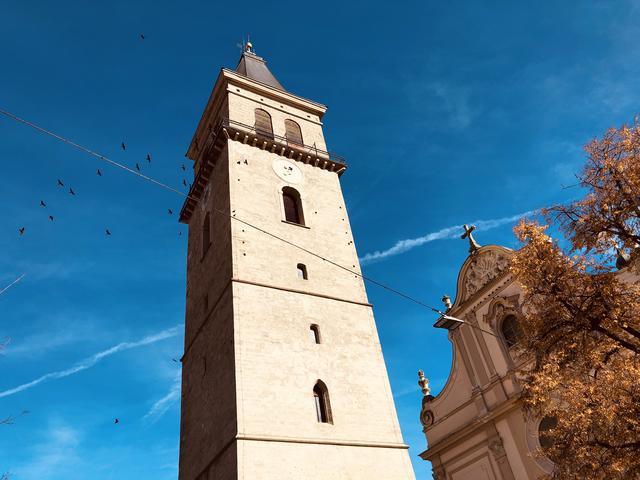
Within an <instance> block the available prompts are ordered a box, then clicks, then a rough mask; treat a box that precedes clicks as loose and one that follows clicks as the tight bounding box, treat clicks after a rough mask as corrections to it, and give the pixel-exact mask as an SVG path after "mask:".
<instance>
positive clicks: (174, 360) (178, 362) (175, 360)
mask: <svg viewBox="0 0 640 480" xmlns="http://www.w3.org/2000/svg"><path fill="white" fill-rule="evenodd" d="M171 360H173V361H174V362H176V363H179V361H178V360H176V359H175V358H172V359H171Z"/></svg>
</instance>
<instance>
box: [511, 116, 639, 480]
mask: <svg viewBox="0 0 640 480" xmlns="http://www.w3.org/2000/svg"><path fill="white" fill-rule="evenodd" d="M585 149H586V152H587V162H586V165H585V167H584V169H583V171H582V173H581V174H580V175H579V178H578V180H579V184H580V185H581V186H582V187H584V188H585V189H586V195H585V196H584V198H582V199H581V200H578V201H575V202H571V203H569V204H566V205H557V206H554V207H551V208H548V209H546V210H544V211H543V214H544V217H545V221H546V222H545V223H546V224H544V225H540V224H538V223H536V222H531V221H523V222H521V223H520V224H519V225H517V226H516V228H515V233H516V236H517V237H518V238H519V239H520V241H521V242H523V247H522V248H521V249H520V250H519V251H518V252H516V253H515V255H514V258H513V261H512V265H511V270H512V272H513V273H514V274H515V276H516V277H517V278H518V281H519V283H520V284H521V285H522V287H523V290H524V299H523V300H524V303H523V311H524V318H523V322H522V330H523V334H522V338H521V340H520V346H521V347H522V349H523V351H524V352H526V353H527V354H529V355H530V358H531V362H530V363H529V364H527V366H526V367H525V368H524V369H523V370H522V371H521V372H520V373H521V375H522V385H523V398H524V402H525V406H526V408H527V410H528V412H529V413H530V414H531V415H534V416H535V417H536V418H543V417H551V418H553V419H555V421H557V424H556V426H555V428H553V429H552V430H551V431H550V438H551V439H552V442H550V446H547V447H545V448H544V451H543V452H541V453H542V454H544V455H546V456H547V457H549V458H550V459H551V460H552V461H553V462H554V463H555V470H554V472H553V473H552V474H551V475H550V478H554V479H563V480H564V479H581V480H583V479H594V480H595V479H635V478H640V355H639V353H640V281H639V279H640V277H639V276H638V274H639V273H640V260H639V257H640V254H639V253H638V252H639V251H640V248H639V247H640V125H639V124H638V123H637V122H636V123H634V124H633V125H632V126H630V127H628V126H623V127H621V128H619V129H610V130H609V131H607V132H606V133H605V135H604V136H603V137H602V138H601V139H596V140H593V141H592V142H591V143H589V144H587V145H586V147H585ZM554 229H557V230H559V231H560V232H562V233H563V234H564V237H565V240H566V242H565V243H566V246H563V244H561V243H560V242H559V241H557V240H554V239H552V238H551V236H550V234H549V232H550V231H552V230H554ZM552 423H555V422H552Z"/></svg>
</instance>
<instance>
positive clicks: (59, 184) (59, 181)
mask: <svg viewBox="0 0 640 480" xmlns="http://www.w3.org/2000/svg"><path fill="white" fill-rule="evenodd" d="M58 186H59V187H64V183H62V180H60V179H58Z"/></svg>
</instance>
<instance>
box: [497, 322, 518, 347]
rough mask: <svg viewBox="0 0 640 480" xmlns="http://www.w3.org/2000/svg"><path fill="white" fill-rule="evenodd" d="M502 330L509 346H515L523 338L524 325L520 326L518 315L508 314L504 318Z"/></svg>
mask: <svg viewBox="0 0 640 480" xmlns="http://www.w3.org/2000/svg"><path fill="white" fill-rule="evenodd" d="M500 331H501V332H502V337H503V338H504V341H505V343H506V344H507V347H509V348H511V347H513V346H515V345H516V344H517V343H518V340H520V338H522V327H521V326H520V321H519V320H518V317H516V316H515V315H508V316H506V317H505V319H504V320H502V325H500Z"/></svg>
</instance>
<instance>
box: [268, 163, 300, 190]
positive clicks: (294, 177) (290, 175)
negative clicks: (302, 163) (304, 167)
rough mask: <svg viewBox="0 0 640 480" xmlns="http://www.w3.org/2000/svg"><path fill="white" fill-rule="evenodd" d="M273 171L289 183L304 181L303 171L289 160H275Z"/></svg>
mask: <svg viewBox="0 0 640 480" xmlns="http://www.w3.org/2000/svg"><path fill="white" fill-rule="evenodd" d="M273 171H274V172H275V173H276V175H277V176H278V177H280V178H281V179H282V180H284V181H285V182H287V183H293V184H295V183H300V182H301V181H302V171H301V170H300V169H299V168H298V166H297V165H296V164H294V163H291V162H289V161H287V160H282V159H278V160H274V162H273Z"/></svg>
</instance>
